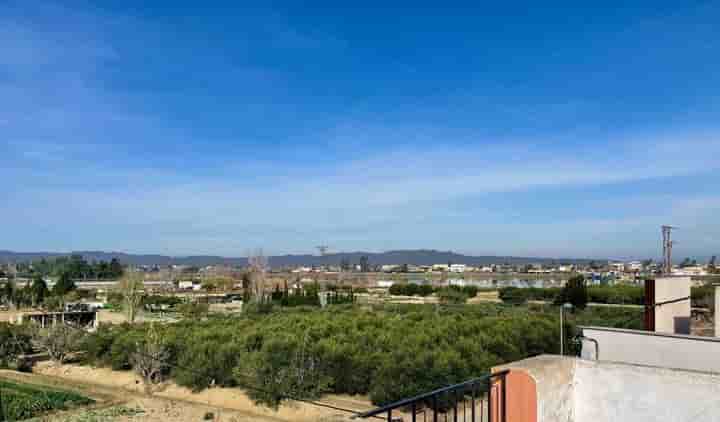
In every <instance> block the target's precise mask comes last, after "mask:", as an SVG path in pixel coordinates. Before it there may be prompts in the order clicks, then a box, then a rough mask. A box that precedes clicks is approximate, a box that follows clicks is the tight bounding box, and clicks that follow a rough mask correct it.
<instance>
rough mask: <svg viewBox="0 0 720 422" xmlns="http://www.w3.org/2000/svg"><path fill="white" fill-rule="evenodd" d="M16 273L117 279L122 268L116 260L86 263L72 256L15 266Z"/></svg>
mask: <svg viewBox="0 0 720 422" xmlns="http://www.w3.org/2000/svg"><path fill="white" fill-rule="evenodd" d="M17 271H18V273H20V274H24V275H28V276H31V277H32V276H36V275H39V276H44V277H48V276H54V277H60V276H61V275H62V274H67V275H68V276H69V277H70V278H73V279H118V278H120V277H121V276H122V275H123V266H122V264H121V263H120V261H118V260H117V258H112V259H111V260H110V262H107V261H92V262H88V261H87V260H86V259H85V258H84V257H83V256H82V255H78V254H73V255H70V256H69V257H68V256H62V257H57V258H54V259H45V258H43V259H41V260H38V261H33V262H29V263H19V264H17Z"/></svg>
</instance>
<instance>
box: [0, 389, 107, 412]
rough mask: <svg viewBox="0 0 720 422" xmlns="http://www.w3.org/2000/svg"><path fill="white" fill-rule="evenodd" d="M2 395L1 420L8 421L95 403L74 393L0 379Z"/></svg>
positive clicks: (0, 392)
mask: <svg viewBox="0 0 720 422" xmlns="http://www.w3.org/2000/svg"><path fill="white" fill-rule="evenodd" d="M0 394H2V404H1V406H2V408H0V418H1V417H2V416H4V420H6V421H19V420H23V419H28V418H32V417H34V416H37V415H40V414H43V413H47V412H49V411H53V410H66V409H69V408H71V407H74V406H81V405H88V404H91V403H93V402H94V401H93V400H92V399H89V398H87V397H83V396H81V395H79V394H76V393H73V392H69V391H62V390H56V389H50V388H47V387H41V386H37V385H30V384H23V383H19V382H16V381H8V380H4V379H0Z"/></svg>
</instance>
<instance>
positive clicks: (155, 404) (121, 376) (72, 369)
mask: <svg viewBox="0 0 720 422" xmlns="http://www.w3.org/2000/svg"><path fill="white" fill-rule="evenodd" d="M34 371H35V374H31V375H30V376H41V377H45V378H46V379H51V380H56V381H57V382H64V383H68V384H69V385H73V386H76V387H78V388H82V389H83V390H84V391H85V393H86V394H88V393H87V391H91V392H92V391H94V392H96V394H97V393H101V394H102V393H105V394H109V395H112V396H113V397H118V398H119V399H120V398H122V399H124V400H122V405H123V406H124V407H125V408H127V409H130V410H129V411H128V412H124V411H118V412H116V413H117V415H115V416H113V418H112V419H100V420H118V421H125V420H132V421H164V422H165V421H189V420H196V421H200V420H203V417H204V416H205V415H206V414H207V413H208V412H210V413H212V414H213V415H214V417H215V419H214V420H226V421H231V420H234V421H238V422H241V421H242V422H244V421H261V422H263V421H268V422H269V421H274V422H283V421H299V422H310V421H325V422H330V421H346V420H349V416H351V415H349V414H348V413H345V412H341V411H336V410H332V409H327V408H322V407H316V406H313V405H310V404H306V403H293V402H290V403H285V404H283V405H282V406H281V407H280V408H279V409H278V410H277V411H275V410H272V409H268V408H265V407H261V406H257V405H255V404H254V403H253V401H252V400H251V399H250V398H248V397H247V395H245V394H244V393H243V392H242V391H241V390H240V389H233V388H211V389H208V390H205V391H202V392H199V393H194V392H192V391H190V390H189V389H187V388H184V387H180V386H177V385H175V384H173V383H166V384H164V385H162V386H161V387H160V389H159V391H157V392H156V393H154V394H153V396H151V397H150V396H146V395H145V394H144V393H143V392H142V391H143V386H142V383H141V381H140V379H139V378H138V377H137V376H136V375H135V374H134V373H133V372H130V371H127V372H125V371H112V370H110V369H108V368H92V367H87V366H79V365H62V366H56V365H53V364H52V363H49V362H42V363H39V364H37V365H36V366H35V368H34ZM36 374H37V375H36ZM93 398H94V396H93ZM322 402H323V403H328V404H332V405H335V406H339V407H343V408H349V409H352V410H356V411H362V410H367V409H371V408H372V407H373V406H372V405H371V404H370V403H369V401H367V400H366V399H363V398H355V397H347V396H332V395H331V396H326V397H323V399H322ZM113 403H114V404H116V405H117V404H118V403H120V402H119V401H114V402H113ZM133 409H135V410H137V409H139V410H141V412H136V411H135V410H133ZM96 413H97V412H96ZM111 413H112V412H111ZM125 413H128V414H125ZM218 418H219V419H218ZM55 420H57V419H55ZM63 420H64V419H63ZM69 420H72V419H69ZM90 420H94V419H90Z"/></svg>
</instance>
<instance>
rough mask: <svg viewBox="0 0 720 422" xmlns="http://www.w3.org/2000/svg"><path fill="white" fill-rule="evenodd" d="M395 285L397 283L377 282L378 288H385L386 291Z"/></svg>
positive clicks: (389, 281) (390, 281)
mask: <svg viewBox="0 0 720 422" xmlns="http://www.w3.org/2000/svg"><path fill="white" fill-rule="evenodd" d="M393 284H395V282H394V281H392V280H378V282H377V286H378V287H383V288H386V289H387V288H389V287H390V286H392V285H393Z"/></svg>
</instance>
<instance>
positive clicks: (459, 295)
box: [437, 288, 468, 305]
mask: <svg viewBox="0 0 720 422" xmlns="http://www.w3.org/2000/svg"><path fill="white" fill-rule="evenodd" d="M437 296H438V299H439V300H440V303H442V304H444V305H459V304H463V303H465V302H467V299H468V297H467V294H465V293H463V292H462V291H461V290H458V289H453V288H447V289H442V290H440V291H439V292H438V293H437Z"/></svg>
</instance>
